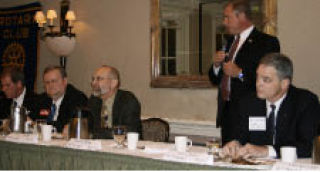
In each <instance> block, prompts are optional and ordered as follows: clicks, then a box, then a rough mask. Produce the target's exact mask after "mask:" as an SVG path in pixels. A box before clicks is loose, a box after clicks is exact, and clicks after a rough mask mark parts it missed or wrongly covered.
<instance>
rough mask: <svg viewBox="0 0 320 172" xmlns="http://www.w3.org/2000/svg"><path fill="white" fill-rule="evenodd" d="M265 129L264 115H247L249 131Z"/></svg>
mask: <svg viewBox="0 0 320 172" xmlns="http://www.w3.org/2000/svg"><path fill="white" fill-rule="evenodd" d="M266 130H267V127H266V117H249V131H266Z"/></svg>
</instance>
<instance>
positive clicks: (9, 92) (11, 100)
mask: <svg viewBox="0 0 320 172" xmlns="http://www.w3.org/2000/svg"><path fill="white" fill-rule="evenodd" d="M1 88H2V91H3V93H4V94H5V97H6V98H3V99H2V100H1V101H2V102H1V106H2V107H1V115H2V117H3V118H8V117H9V115H10V107H12V106H18V107H24V108H26V110H27V111H29V112H30V115H31V114H33V111H34V110H35V99H36V94H35V93H34V92H33V91H32V90H29V89H26V86H25V79H24V73H23V72H22V71H21V70H19V69H18V68H13V67H8V68H5V69H4V70H3V71H2V74H1Z"/></svg>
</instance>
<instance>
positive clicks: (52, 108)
mask: <svg viewBox="0 0 320 172" xmlns="http://www.w3.org/2000/svg"><path fill="white" fill-rule="evenodd" d="M56 109H57V107H56V105H55V104H54V103H53V104H52V105H51V110H50V114H49V116H48V118H47V122H52V121H53V117H54V114H55V113H56Z"/></svg>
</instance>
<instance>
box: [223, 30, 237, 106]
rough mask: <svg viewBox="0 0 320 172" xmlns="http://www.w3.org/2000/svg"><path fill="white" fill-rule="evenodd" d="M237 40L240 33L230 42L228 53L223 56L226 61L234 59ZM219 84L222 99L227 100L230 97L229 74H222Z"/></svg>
mask: <svg viewBox="0 0 320 172" xmlns="http://www.w3.org/2000/svg"><path fill="white" fill-rule="evenodd" d="M239 40H240V35H236V39H235V40H234V41H233V43H232V46H231V48H230V51H229V54H228V55H227V56H226V58H225V61H226V62H229V61H230V60H231V61H232V60H233V59H234V53H235V52H236V50H237V47H238V45H239ZM220 86H221V94H222V99H223V100H224V101H228V100H229V98H230V76H228V75H225V74H223V76H222V80H221V85H220Z"/></svg>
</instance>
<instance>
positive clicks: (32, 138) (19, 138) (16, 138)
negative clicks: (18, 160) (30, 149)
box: [5, 133, 38, 143]
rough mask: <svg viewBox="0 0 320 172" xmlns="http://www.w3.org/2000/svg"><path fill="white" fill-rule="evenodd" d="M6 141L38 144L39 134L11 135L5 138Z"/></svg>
mask: <svg viewBox="0 0 320 172" xmlns="http://www.w3.org/2000/svg"><path fill="white" fill-rule="evenodd" d="M5 140H6V141H11V142H18V143H38V135H37V134H22V133H10V134H9V135H7V136H6V137H5Z"/></svg>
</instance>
